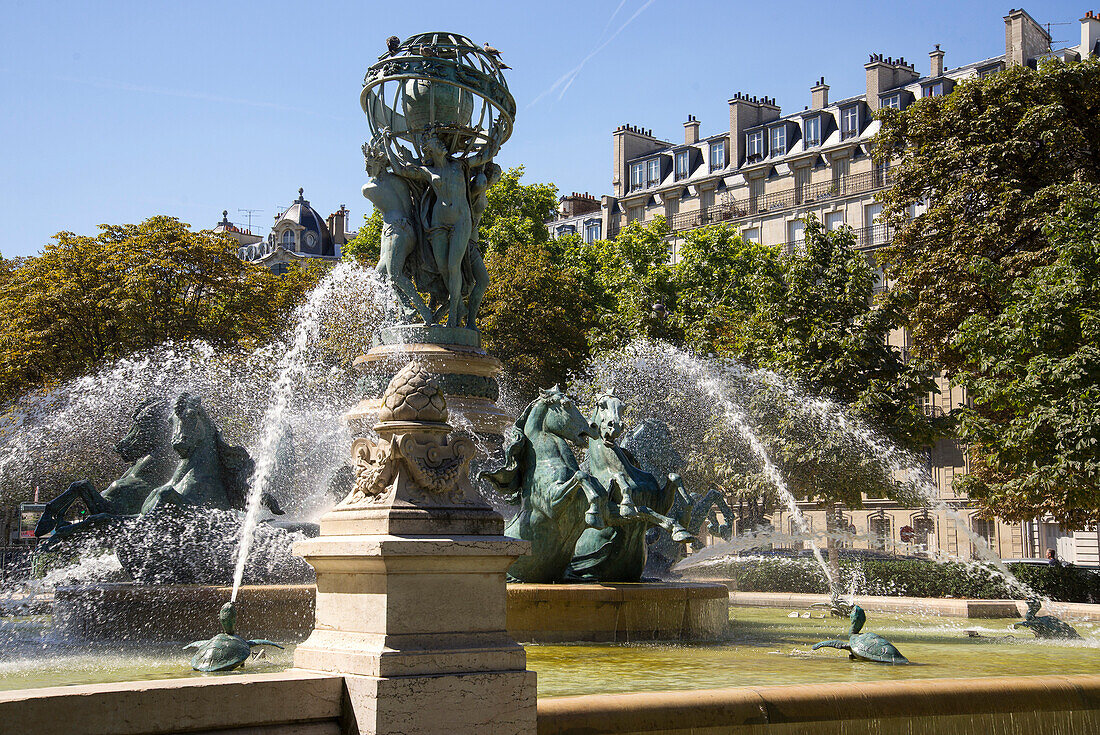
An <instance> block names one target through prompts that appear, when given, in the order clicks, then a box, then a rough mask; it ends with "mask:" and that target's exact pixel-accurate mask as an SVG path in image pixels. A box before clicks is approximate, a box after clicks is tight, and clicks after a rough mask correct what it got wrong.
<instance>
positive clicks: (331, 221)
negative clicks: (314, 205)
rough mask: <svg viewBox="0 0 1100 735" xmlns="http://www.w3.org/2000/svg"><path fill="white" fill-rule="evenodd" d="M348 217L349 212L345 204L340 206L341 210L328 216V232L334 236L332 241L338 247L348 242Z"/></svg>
mask: <svg viewBox="0 0 1100 735" xmlns="http://www.w3.org/2000/svg"><path fill="white" fill-rule="evenodd" d="M347 216H348V210H347V208H346V207H345V206H344V205H343V204H341V205H340V209H339V210H337V211H335V212H333V213H332V214H330V215H329V216H328V231H329V234H330V235H332V241H333V242H334V243H335V244H337V245H343V244H344V243H346V242H347V241H348V239H347V231H346V230H345V229H344V228H345V225H346V224H347Z"/></svg>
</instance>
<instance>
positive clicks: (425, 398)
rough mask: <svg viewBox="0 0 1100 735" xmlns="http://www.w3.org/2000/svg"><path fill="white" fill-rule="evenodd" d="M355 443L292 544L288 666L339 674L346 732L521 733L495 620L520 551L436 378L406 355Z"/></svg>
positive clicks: (515, 650)
mask: <svg viewBox="0 0 1100 735" xmlns="http://www.w3.org/2000/svg"><path fill="white" fill-rule="evenodd" d="M381 403H382V405H381V407H380V410H379V415H378V418H379V422H378V424H377V425H376V426H375V427H374V429H375V432H376V433H377V438H374V437H362V438H359V439H357V440H356V441H355V443H354V445H353V447H352V452H353V456H354V457H355V458H356V483H355V488H354V489H353V490H352V492H351V494H350V495H349V496H348V497H347V498H346V499H345V500H343V501H341V502H340V503H339V504H338V505H337V506H336V507H335V508H334V509H333V510H332V511H330V512H329V513H327V514H325V515H324V516H323V517H322V518H321V533H320V536H318V537H317V538H314V539H309V540H307V541H302V542H299V543H298V544H296V545H295V553H297V554H299V555H301V556H303V557H304V558H305V559H306V561H308V562H309V563H310V564H311V565H312V566H313V567H314V569H316V571H317V614H316V623H315V628H314V631H313V633H312V634H311V635H310V637H309V638H308V639H307V640H306V641H305V642H303V643H302V644H301V645H299V646H298V648H297V650H296V651H295V653H294V665H295V667H297V668H301V669H308V670H312V671H323V672H331V673H340V674H344V675H345V681H346V682H347V691H348V708H349V717H351V718H353V722H351V723H350V728H349V730H350V731H351V732H360V733H378V734H379V735H382V734H387V733H393V734H395V735H396V733H425V734H427V733H452V734H454V733H479V734H480V733H502V734H511V733H533V732H534V731H535V673H534V672H532V671H527V669H526V655H525V653H524V650H523V647H522V646H520V645H519V644H517V643H516V642H515V641H514V640H512V639H511V638H510V637H509V636H508V633H507V629H506V625H505V622H506V621H505V600H506V594H507V593H506V586H505V576H504V575H505V571H506V570H507V569H508V567H509V566H511V564H512V562H513V561H514V560H515V559H516V557H518V556H519V555H521V554H523V553H525V552H526V551H527V549H528V543H527V542H526V541H519V540H516V539H511V538H507V537H505V536H503V530H504V521H503V519H502V518H501V516H500V515H499V514H498V513H496V512H495V511H494V510H492V508H490V507H489V506H488V505H487V504H486V503H485V502H484V501H483V500H482V499H481V498H480V497H479V496H478V494H477V492H476V491H475V490H474V489H473V487H472V486H471V484H470V480H469V464H470V460H471V459H472V458H473V456H474V452H475V449H474V445H473V443H472V442H471V441H470V440H468V439H465V438H460V437H455V436H452V435H451V427H450V426H449V425H448V424H447V405H446V399H445V397H444V395H443V393H442V391H441V390H440V387H439V385H438V383H437V380H436V378H435V377H434V376H433V375H431V374H430V373H428V372H427V370H426V369H425V367H424V366H423V365H421V363H419V362H418V361H416V360H414V361H413V362H410V363H409V364H408V365H407V366H406V367H405V368H404V369H403V370H401V372H399V373H398V374H397V375H396V376H395V377H394V378H393V380H392V381H391V382H390V384H389V386H388V387H387V389H386V391H385V394H384V396H383V399H382V402H381Z"/></svg>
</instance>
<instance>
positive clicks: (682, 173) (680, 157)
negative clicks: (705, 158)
mask: <svg viewBox="0 0 1100 735" xmlns="http://www.w3.org/2000/svg"><path fill="white" fill-rule="evenodd" d="M690 162H691V151H679V152H678V153H677V154H676V180H677V181H679V180H680V179H686V178H687V177H688V176H689V175H690V174H691V163H690Z"/></svg>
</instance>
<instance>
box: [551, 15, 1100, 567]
mask: <svg viewBox="0 0 1100 735" xmlns="http://www.w3.org/2000/svg"><path fill="white" fill-rule="evenodd" d="M1003 20H1004V35H1005V51H1004V53H1003V54H1001V55H999V56H995V57H992V58H987V59H980V60H977V61H970V62H968V63H965V64H963V65H961V66H956V67H951V68H949V67H948V66H947V65H946V63H945V61H946V52H945V51H944V50H943V49H941V48H940V47H939V45H936V46H935V48H934V49H933V50H932V51H931V52H930V53H929V58H928V62H927V65H926V66H925V67H924V68H923V69H922V70H921V71H918V69H917V66H916V64H915V63H913V62H910V61H907V60H906V59H904V58H897V59H895V58H892V57H889V56H885V55H883V54H871V55H870V58H869V60H868V62H867V63H866V64H865V65H864V78H865V87H864V89H863V90H862V91H861V92H860V93H859V94H856V95H851V96H847V97H843V98H841V99H839V100H832V99H830V94H829V92H830V86H829V85H828V84H826V82H825V79H824V78H820V79H818V80H817V82H816V83H815V84H814V85H813V86H811V87H810V90H809V91H810V95H809V104H808V105H806V106H805V108H804V109H802V110H799V111H797V112H793V113H787V114H784V113H783V111H782V110H781V109H780V107H779V106H778V105H777V104H776V101H775V99H774V98H771V97H767V96H755V95H754V96H750V95H748V94H745V93H737V94H734V96H733V97H732V98H730V100H729V125H728V128H727V127H726V126H725V125H724V124H723V126H722V129H720V130H719V131H717V132H715V133H713V134H710V135H703V134H702V132H703V131H702V123H701V122H700V121H699V120H697V119H696V118H695V117H694V116H691V115H689V116H688V119H687V121H686V122H684V134H683V140H682V141H681V142H678V143H673V142H671V141H668V140H664V139H661V138H658V137H656V136H655V135H654V134H653V131H652V130H648V129H646V128H643V127H641V126H638V125H622V126H620V127H618V128H617V129H616V130H615V131H614V133H613V134H612V160H613V163H612V181H611V184H612V194H611V195H608V196H604V197H603V198H602V200H601V209H600V212H596V211H595V210H594V209H590V210H588V211H586V213H585V216H586V217H587V218H588V221H592V222H594V221H595V220H596V219H597V218H599V219H600V220H601V222H602V227H603V232H604V233H605V235H604V236H605V237H614V236H615V235H616V234H617V233H618V231H619V229H620V228H621V227H623V226H624V225H625V224H627V223H628V222H633V221H642V222H645V221H649V220H652V219H653V218H655V217H656V216H658V215H663V216H664V217H665V218H666V219H667V221H668V223H669V225H670V227H671V230H672V234H671V237H670V238H669V248H670V257H671V258H672V259H673V260H675V259H676V258H677V257H678V253H679V248H680V244H681V243H682V239H683V236H684V233H686V232H688V231H690V230H692V229H695V228H698V227H703V226H706V225H710V224H713V223H717V222H728V223H730V224H732V225H734V226H736V227H737V228H739V230H740V231H741V233H742V236H743V237H745V238H747V239H750V240H753V241H756V242H760V243H762V244H765V245H781V246H783V247H785V248H787V249H793V248H797V247H798V246H799V245H800V244H801V243H802V239H803V237H802V232H803V220H804V218H805V217H806V216H807V215H810V214H813V215H815V216H816V217H817V218H818V219H819V220H820V221H821V222H822V223H823V224H824V226H825V227H826V228H827V229H829V230H835V229H837V228H839V227H845V226H847V227H851V228H852V229H853V231H854V233H855V235H856V240H857V243H858V245H859V246H860V247H861V248H863V249H864V250H866V251H867V253H868V257H869V258H872V259H873V258H874V251H875V249H877V248H880V247H882V246H884V245H886V244H888V243H889V242H890V237H891V233H890V231H889V230H888V228H887V227H886V226H885V225H884V224H883V223H881V222H880V221H879V215H880V213H881V210H882V206H881V204H879V203H878V202H877V201H876V195H877V194H878V193H879V192H881V191H882V190H883V189H884V188H885V187H886V186H889V185H890V183H891V174H890V167H889V165H877V164H875V163H874V161H873V160H872V158H871V146H872V141H873V138H874V135H875V133H876V132H877V131H878V129H879V122H878V121H877V120H876V119H875V113H876V112H877V111H878V110H880V109H881V108H884V107H893V108H897V109H905V108H906V107H907V106H908V105H910V104H913V103H914V102H915V101H917V100H919V99H921V98H923V97H933V96H939V95H944V94H949V93H950V92H951V89H952V88H953V87H954V86H955V85H956V84H958V83H959V82H960V81H962V80H965V79H971V78H975V77H978V78H980V77H984V76H987V75H989V74H995V73H996V72H998V71H1001V70H1002V69H1005V68H1006V67H1007V66H1009V65H1013V64H1017V65H1024V64H1027V65H1031V66H1035V65H1036V64H1037V63H1038V62H1039V61H1040V60H1041V59H1044V58H1058V59H1062V60H1064V61H1075V60H1079V59H1081V58H1084V57H1086V56H1089V55H1097V54H1098V53H1100V14H1095V13H1093V12H1091V11H1090V12H1088V13H1087V14H1086V15H1085V17H1083V18H1081V19H1080V23H1081V36H1080V43H1079V44H1078V45H1076V46H1071V47H1067V48H1063V49H1059V50H1054V49H1052V48H1051V36H1050V34H1049V33H1048V31H1047V30H1046V29H1045V28H1044V27H1043V26H1042V24H1040V23H1039V22H1038V21H1036V20H1035V19H1034V18H1033V17H1032V16H1031V15H1030V14H1029V13H1028V12H1027V11H1025V10H1023V9H1013V10H1010V11H1009V13H1008V14H1007V15H1006V16H1004V19H1003ZM569 199H570V198H569V197H563V200H562V213H561V214H560V215H559V216H557V217H555V218H554V219H552V220H550V221H549V222H547V227H548V229H549V230H550V234H551V236H554V237H558V236H561V235H562V234H566V233H570V232H572V233H580V232H581V231H582V230H580V229H576V225H577V224H578V221H571V220H576V219H577V218H576V217H567V216H565V212H566V211H570V212H572V211H573V209H572V207H573V205H572V203H571V202H570V201H569ZM588 201H589V204H591V202H592V201H594V198H589V200H588ZM570 225H573V229H570ZM887 287H888V284H887V283H886V282H885V281H883V282H882V283H881V284H880V288H887ZM891 342H892V343H893V344H895V345H896V346H898V347H899V348H900V349H901V350H902V351H903V354H904V352H905V351H906V350H907V348H908V343H907V338H906V335H905V333H904V332H903V331H901V330H899V331H898V332H897V333H896V334H895V335H893V336H892V337H891ZM938 382H939V384H940V385H939V387H940V392H939V394H935V395H930V396H928V398H927V399H926V401H925V410H926V411H928V412H930V413H940V412H945V411H949V410H950V409H951V408H952V407H955V406H958V405H960V404H963V403H965V401H966V400H967V399H966V394H965V391H964V390H963V389H962V388H961V387H959V386H956V385H952V384H951V383H950V382H949V381H948V380H946V379H945V378H943V379H940V380H939V381H938ZM927 462H928V467H929V470H930V473H931V476H932V478H933V480H934V481H935V483H936V488H937V491H938V493H939V496H940V498H941V499H942V500H943V501H944V502H945V503H946V504H947V505H948V506H949V507H951V509H952V512H951V513H947V512H931V511H929V510H927V509H923V508H902V507H899V506H898V505H897V504H896V503H894V502H893V501H890V500H887V499H874V498H869V499H867V501H866V503H865V504H864V508H863V509H861V510H858V511H855V510H849V509H845V508H842V507H835V508H831V509H828V510H822V509H820V508H818V507H817V506H815V505H812V504H806V506H805V508H804V509H803V510H804V511H805V512H806V514H807V516H808V518H809V520H810V523H811V524H812V525H813V526H814V528H815V529H829V530H832V529H834V528H844V529H847V530H849V531H854V532H855V533H857V534H859V535H861V536H863V537H864V538H865V539H867V540H866V541H864V542H863V543H858V542H857V543H856V545H857V546H859V545H868V546H874V545H879V546H889V545H890V542H891V541H908V542H912V543H919V544H922V545H924V546H926V547H927V548H928V549H929V550H930V551H935V550H939V551H942V552H945V553H948V554H952V555H956V556H961V557H964V558H966V557H970V556H971V555H972V554H973V553H974V548H973V543H972V535H974V534H976V535H978V536H981V537H982V538H984V539H985V540H986V542H987V543H988V544H989V545H990V546H991V547H992V548H993V549H994V550H995V551H996V552H997V553H998V554H999V555H1000V556H1001V557H1002V558H1021V557H1042V556H1044V555H1045V553H1046V550H1047V549H1048V548H1056V549H1057V550H1058V552H1059V555H1060V557H1061V558H1063V559H1065V560H1067V561H1071V562H1074V563H1079V564H1093V565H1095V564H1097V563H1100V531H1098V530H1097V528H1096V527H1093V528H1092V529H1091V530H1087V531H1079V532H1076V533H1073V534H1070V533H1064V532H1062V530H1061V529H1060V528H1059V527H1058V526H1057V524H1054V523H1051V522H1049V521H1047V520H1044V519H1036V520H1035V521H1033V522H1030V523H1024V524H1009V523H1005V522H1002V521H1000V520H986V519H983V518H981V517H980V516H978V515H977V513H976V510H975V509H974V508H973V505H972V503H971V502H970V501H969V500H968V499H967V498H966V497H965V496H963V495H960V494H957V493H955V492H954V490H953V484H954V478H955V477H957V476H961V475H964V474H965V473H966V472H967V470H968V467H967V459H966V453H965V451H963V448H962V447H960V446H959V445H958V444H957V443H956V442H954V441H944V442H941V443H940V444H939V445H937V446H936V447H933V448H931V449H930V450H929V451H928V456H927ZM770 520H771V522H772V523H773V525H775V526H776V527H777V528H780V529H782V530H788V529H787V526H788V525H789V524H790V522H791V521H790V519H789V518H788V517H787V516H786V514H785V513H782V512H777V513H776V515H775V516H774V517H772V518H771V519H770ZM963 526H964V527H963Z"/></svg>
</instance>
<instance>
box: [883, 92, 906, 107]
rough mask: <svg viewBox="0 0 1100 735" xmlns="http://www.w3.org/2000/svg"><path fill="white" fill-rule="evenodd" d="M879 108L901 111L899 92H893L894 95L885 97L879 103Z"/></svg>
mask: <svg viewBox="0 0 1100 735" xmlns="http://www.w3.org/2000/svg"><path fill="white" fill-rule="evenodd" d="M879 107H890V108H893V109H895V110H900V109H901V92H895V93H894V94H890V95H886V96H885V97H883V98H882V101H881V102H880V103H879Z"/></svg>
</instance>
